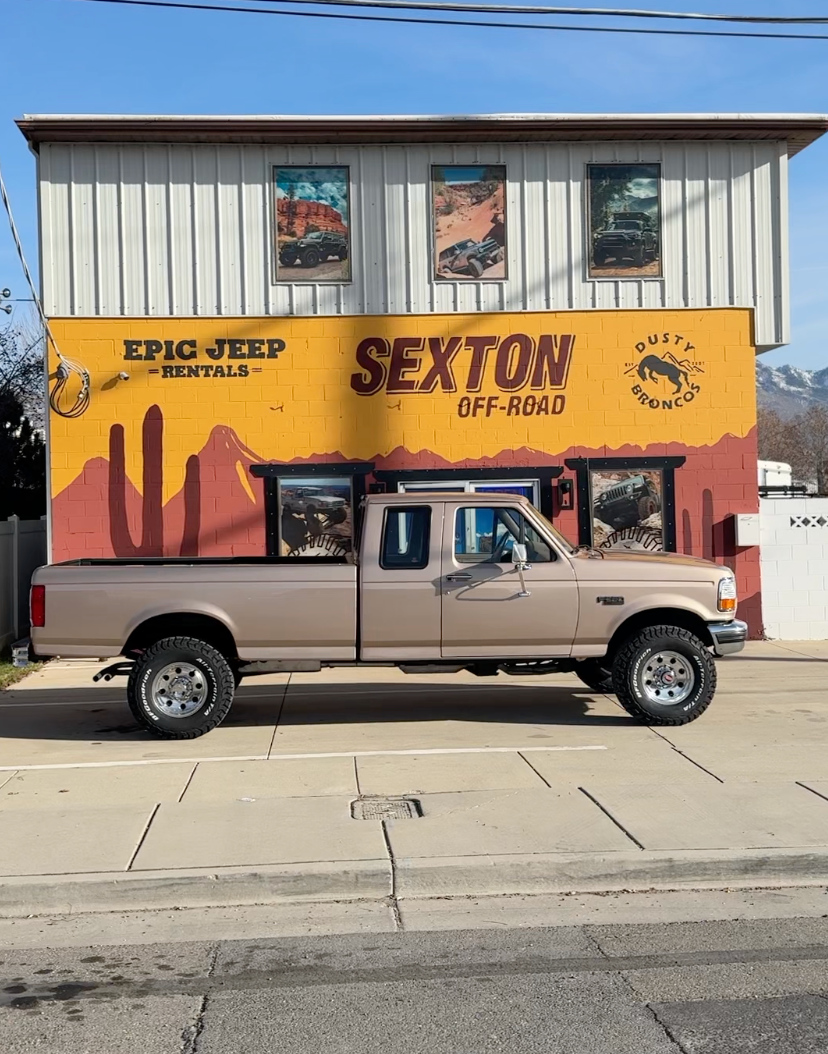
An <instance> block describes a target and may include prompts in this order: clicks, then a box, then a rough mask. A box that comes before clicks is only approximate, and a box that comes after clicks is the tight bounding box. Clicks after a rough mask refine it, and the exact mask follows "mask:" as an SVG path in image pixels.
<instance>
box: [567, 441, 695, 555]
mask: <svg viewBox="0 0 828 1054" xmlns="http://www.w3.org/2000/svg"><path fill="white" fill-rule="evenodd" d="M683 464H684V458H683V457H662V458H596V459H593V458H571V459H569V460H568V461H567V462H566V465H567V468H571V469H574V470H575V472H576V475H577V480H578V540H579V542H580V543H581V544H582V545H594V546H596V547H597V548H599V549H631V550H648V551H650V552H660V551H665V552H675V551H676V501H675V471H676V469H677V468H680V467H681V466H682V465H683Z"/></svg>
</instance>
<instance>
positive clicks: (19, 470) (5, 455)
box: [0, 392, 46, 520]
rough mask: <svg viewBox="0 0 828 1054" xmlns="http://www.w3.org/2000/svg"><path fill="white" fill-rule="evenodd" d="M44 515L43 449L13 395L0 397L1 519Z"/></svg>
mask: <svg viewBox="0 0 828 1054" xmlns="http://www.w3.org/2000/svg"><path fill="white" fill-rule="evenodd" d="M45 512H46V448H45V444H44V442H43V436H42V435H41V434H40V433H39V432H38V431H37V430H36V429H35V428H34V426H33V425H32V423H31V421H29V419H28V418H27V417H26V412H25V410H24V408H23V406H22V404H21V403H20V401H19V400H18V399H17V398H15V396H13V395H11V394H9V393H8V392H6V393H4V394H0V520H7V519H8V518H9V516H12V515H17V516H19V517H20V518H21V520H33V519H37V518H38V517H40V516H42V515H43V514H44V513H45Z"/></svg>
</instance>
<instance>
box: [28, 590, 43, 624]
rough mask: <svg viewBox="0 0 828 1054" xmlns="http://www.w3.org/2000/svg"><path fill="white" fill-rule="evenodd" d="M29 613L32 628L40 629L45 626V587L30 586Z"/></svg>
mask: <svg viewBox="0 0 828 1054" xmlns="http://www.w3.org/2000/svg"><path fill="white" fill-rule="evenodd" d="M29 611H30V615H31V623H32V627H33V628H35V629H42V627H43V626H45V625H46V586H32V592H31V594H30V596H29Z"/></svg>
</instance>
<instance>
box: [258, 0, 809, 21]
mask: <svg viewBox="0 0 828 1054" xmlns="http://www.w3.org/2000/svg"><path fill="white" fill-rule="evenodd" d="M248 2H251V3H256V4H261V3H267V2H268V0H248ZM290 2H291V3H295V4H334V5H342V6H344V7H390V8H394V7H397V8H402V9H422V10H426V11H479V12H490V11H494V12H496V13H498V14H515V15H572V16H577V17H579V18H588V17H590V16H598V17H602V18H670V19H685V20H690V21H704V22H744V23H748V24H751V25H791V26H800V25H818V26H823V25H828V16H825V17H819V18H814V17H813V16H810V15H809V16H807V17H806V16H795V17H791V16H789V15H720V14H714V13H711V12H701V11H648V10H645V9H643V8H626V9H621V8H612V7H549V6H548V5H537V4H531V5H526V4H483V3H481V4H474V3H455V2H452V0H290Z"/></svg>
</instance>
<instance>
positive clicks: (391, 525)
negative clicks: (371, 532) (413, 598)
mask: <svg viewBox="0 0 828 1054" xmlns="http://www.w3.org/2000/svg"><path fill="white" fill-rule="evenodd" d="M430 533H431V508H430V507H429V506H428V505H415V506H411V507H407V508H399V509H396V508H390V509H386V510H385V522H384V524H383V528H382V548H381V551H380V567H382V568H383V569H385V570H392V569H393V570H400V571H402V570H405V571H415V570H418V569H422V568H423V567H426V566H427V564H428V548H429V536H430Z"/></svg>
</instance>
